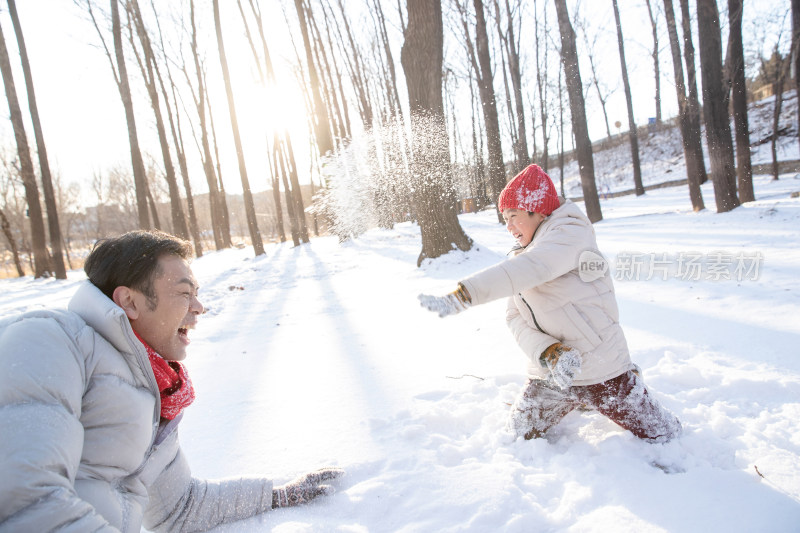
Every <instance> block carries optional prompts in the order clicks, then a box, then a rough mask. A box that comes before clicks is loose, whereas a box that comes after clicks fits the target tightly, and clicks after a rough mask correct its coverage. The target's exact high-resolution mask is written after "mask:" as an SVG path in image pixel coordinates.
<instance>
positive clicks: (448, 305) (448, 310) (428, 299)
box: [417, 283, 472, 317]
mask: <svg viewBox="0 0 800 533" xmlns="http://www.w3.org/2000/svg"><path fill="white" fill-rule="evenodd" d="M417 298H419V303H420V305H421V306H422V307H424V308H425V309H427V310H428V311H432V312H434V313H439V316H440V317H444V316H448V315H455V314H457V313H460V312H461V311H466V310H467V309H469V307H470V306H471V305H472V298H471V297H470V295H469V292H468V291H467V289H466V288H465V287H464V286H463V285H462V284H460V283H459V284H458V288H457V289H456V290H454V291H453V292H451V293H449V294H445V295H444V296H431V295H430V294H420V295H419V296H417Z"/></svg>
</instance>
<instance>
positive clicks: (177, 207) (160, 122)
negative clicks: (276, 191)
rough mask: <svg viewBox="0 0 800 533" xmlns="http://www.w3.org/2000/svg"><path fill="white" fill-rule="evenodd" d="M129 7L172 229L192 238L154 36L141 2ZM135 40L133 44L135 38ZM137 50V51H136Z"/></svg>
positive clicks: (130, 4)
mask: <svg viewBox="0 0 800 533" xmlns="http://www.w3.org/2000/svg"><path fill="white" fill-rule="evenodd" d="M128 5H129V9H130V14H131V18H132V19H133V25H134V27H135V28H136V33H137V35H138V37H139V42H140V43H141V46H142V53H143V54H144V59H143V61H140V69H141V71H142V78H143V80H144V84H145V88H146V89H147V94H148V96H149V97H150V106H151V107H152V109H153V114H154V116H155V119H156V131H157V132H158V141H159V145H160V147H161V157H162V159H163V161H164V173H165V174H166V179H167V188H168V190H169V199H170V215H171V218H172V230H173V232H174V233H175V235H177V236H178V237H180V238H182V239H188V238H189V228H188V227H187V225H186V217H185V215H184V214H183V205H182V203H183V202H182V201H181V195H180V190H179V189H178V179H177V177H176V176H175V166H174V165H173V164H172V154H171V153H170V147H169V141H168V140H167V130H166V126H165V125H164V117H163V115H162V113H161V103H160V102H159V98H158V88H157V86H156V75H155V73H154V71H158V64H157V63H156V58H155V54H154V53H153V47H152V44H151V42H150V36H149V35H148V34H147V29H146V28H145V26H144V19H143V18H142V13H141V10H140V9H139V2H138V0H129V3H128ZM131 41H133V37H132V36H131ZM131 45H132V46H133V42H131ZM134 50H136V49H135V48H134Z"/></svg>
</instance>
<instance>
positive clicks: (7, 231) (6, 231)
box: [0, 209, 25, 278]
mask: <svg viewBox="0 0 800 533" xmlns="http://www.w3.org/2000/svg"><path fill="white" fill-rule="evenodd" d="M0 227H2V230H3V235H5V237H6V240H7V241H8V247H9V248H11V256H12V257H13V258H14V266H15V267H16V268H17V275H18V276H19V277H21V278H24V277H25V269H24V268H22V262H21V261H20V260H19V249H18V248H17V241H15V240H14V234H13V233H11V224H10V223H9V222H8V218H6V214H5V213H4V212H3V210H2V209H0Z"/></svg>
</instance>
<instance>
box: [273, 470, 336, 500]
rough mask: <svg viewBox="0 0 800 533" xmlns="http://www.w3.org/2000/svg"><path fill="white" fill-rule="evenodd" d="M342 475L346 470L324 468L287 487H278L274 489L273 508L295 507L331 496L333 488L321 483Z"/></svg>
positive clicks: (298, 479)
mask: <svg viewBox="0 0 800 533" xmlns="http://www.w3.org/2000/svg"><path fill="white" fill-rule="evenodd" d="M342 474H344V470H340V469H338V468H323V469H321V470H317V471H316V472H311V473H310V474H306V475H304V476H300V477H299V478H297V479H295V480H294V481H292V482H290V483H287V484H286V485H281V486H280V487H276V488H274V489H272V508H273V509H277V508H278V507H294V506H295V505H302V504H304V503H308V502H310V501H311V500H313V499H314V498H316V497H317V496H320V495H323V494H330V493H331V492H333V487H331V486H330V485H321V484H320V483H322V482H323V481H328V480H331V479H336V478H337V477H339V476H341V475H342Z"/></svg>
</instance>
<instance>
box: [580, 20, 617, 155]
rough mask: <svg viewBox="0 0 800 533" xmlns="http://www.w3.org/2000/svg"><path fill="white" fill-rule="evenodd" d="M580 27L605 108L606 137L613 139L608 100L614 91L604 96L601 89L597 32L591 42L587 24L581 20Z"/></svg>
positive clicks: (601, 105) (594, 84) (601, 103)
mask: <svg viewBox="0 0 800 533" xmlns="http://www.w3.org/2000/svg"><path fill="white" fill-rule="evenodd" d="M579 28H580V29H581V30H582V33H583V40H584V43H585V44H586V56H587V58H588V59H589V68H590V69H591V70H592V80H591V82H590V83H591V85H592V86H594V88H595V92H597V99H598V100H600V108H601V109H602V110H603V120H604V121H605V125H606V137H607V138H608V140H611V126H610V124H609V122H608V111H607V110H606V102H607V101H608V97H609V96H611V93H612V92H613V91H609V92H608V93H607V94H606V95H605V96H603V91H602V89H600V76H598V75H597V63H596V62H595V55H596V53H597V52H598V51H599V50H598V49H597V34H595V35H594V38H593V39H592V42H589V32H588V30H587V28H586V24H585V23H584V22H581V23H580V24H579Z"/></svg>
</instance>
